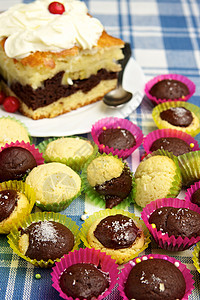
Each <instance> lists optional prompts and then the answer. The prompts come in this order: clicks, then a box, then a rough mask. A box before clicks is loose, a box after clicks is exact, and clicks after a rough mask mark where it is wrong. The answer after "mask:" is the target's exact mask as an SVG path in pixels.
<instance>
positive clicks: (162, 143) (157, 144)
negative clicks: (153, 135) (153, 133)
mask: <svg viewBox="0 0 200 300" xmlns="http://www.w3.org/2000/svg"><path fill="white" fill-rule="evenodd" d="M158 149H163V150H166V151H168V152H172V153H173V154H174V155H175V156H179V155H182V154H184V153H188V152H190V151H192V148H190V145H189V144H188V143H186V142H185V141H184V140H182V139H179V138H177V137H162V138H159V139H157V140H155V141H154V142H153V143H152V145H151V147H150V151H151V152H153V151H156V150H158Z"/></svg>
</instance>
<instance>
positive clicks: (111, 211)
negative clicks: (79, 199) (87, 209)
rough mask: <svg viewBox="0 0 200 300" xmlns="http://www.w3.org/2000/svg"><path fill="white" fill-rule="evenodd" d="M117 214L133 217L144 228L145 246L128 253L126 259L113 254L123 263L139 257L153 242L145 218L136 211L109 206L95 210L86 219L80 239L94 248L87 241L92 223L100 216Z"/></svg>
mask: <svg viewBox="0 0 200 300" xmlns="http://www.w3.org/2000/svg"><path fill="white" fill-rule="evenodd" d="M116 214H122V215H125V216H127V217H129V218H131V219H133V220H134V221H135V222H136V224H137V226H138V227H139V228H141V229H142V231H143V233H144V239H145V242H144V245H143V247H142V248H141V249H139V250H137V251H135V253H134V254H132V255H130V256H128V255H127V256H126V258H125V259H122V258H120V257H117V258H116V256H115V255H111V257H112V258H113V259H115V260H116V262H117V263H118V264H123V263H126V262H128V261H129V260H131V259H133V258H134V257H137V256H138V255H139V253H141V252H142V251H144V250H145V249H146V248H147V247H148V245H149V243H150V242H151V240H150V233H149V231H148V229H147V227H146V226H145V224H144V222H143V220H142V219H140V218H139V217H137V216H135V214H134V213H130V212H128V211H124V210H122V209H115V208H112V209H109V208H107V209H105V210H100V211H98V212H95V213H94V214H92V215H90V216H89V218H88V219H86V221H85V222H84V223H83V225H82V227H81V229H80V239H81V240H82V242H83V244H84V246H85V247H87V248H92V246H91V245H90V244H89V243H88V241H87V234H88V231H89V229H90V227H91V226H92V224H93V223H94V222H95V221H96V220H97V219H99V218H106V217H107V216H111V215H116ZM98 250H100V249H98ZM100 251H101V250H100ZM102 252H106V251H105V248H104V249H103V250H102ZM107 254H108V253H107ZM109 255H110V254H109Z"/></svg>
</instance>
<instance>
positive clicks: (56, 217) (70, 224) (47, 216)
mask: <svg viewBox="0 0 200 300" xmlns="http://www.w3.org/2000/svg"><path fill="white" fill-rule="evenodd" d="M44 220H47V221H55V222H58V223H61V224H63V225H65V226H66V227H67V228H68V229H69V230H70V231H71V232H72V233H73V235H74V237H75V244H74V247H73V249H72V250H71V251H70V252H73V251H74V250H77V249H79V244H80V237H79V227H78V225H77V224H76V222H75V221H73V220H72V219H70V218H68V217H66V216H65V215H62V214H60V213H54V212H37V213H34V214H31V215H29V216H28V217H27V218H26V219H25V220H21V221H20V222H19V223H18V224H17V226H15V227H14V228H13V230H12V231H11V232H10V234H9V235H8V243H9V245H10V247H11V248H12V249H13V251H14V252H15V253H16V254H17V255H19V256H20V257H21V258H23V259H25V260H26V261H28V262H29V263H31V264H33V265H35V266H38V267H41V268H47V267H52V266H53V265H54V263H55V262H56V261H60V259H61V258H57V259H56V260H51V259H49V260H48V261H44V260H40V261H38V260H36V259H30V258H29V257H27V256H25V255H24V254H23V253H21V252H20V250H19V245H18V244H19V238H20V232H19V231H18V228H19V227H21V228H24V229H25V228H27V227H28V226H29V225H31V223H33V222H38V221H44Z"/></svg>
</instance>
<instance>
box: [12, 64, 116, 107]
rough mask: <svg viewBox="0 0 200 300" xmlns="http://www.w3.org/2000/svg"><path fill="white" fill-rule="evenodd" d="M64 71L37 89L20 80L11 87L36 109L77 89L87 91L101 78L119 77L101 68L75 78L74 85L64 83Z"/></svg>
mask: <svg viewBox="0 0 200 300" xmlns="http://www.w3.org/2000/svg"><path fill="white" fill-rule="evenodd" d="M64 73H65V72H64V71H62V72H59V73H57V74H56V75H55V76H54V77H53V78H51V79H47V80H45V81H44V82H43V85H42V86H41V87H39V88H37V89H35V90H34V89H33V88H32V87H31V86H30V85H21V84H20V83H19V82H15V83H12V84H11V87H10V88H11V90H12V91H13V92H14V93H15V95H16V96H17V97H19V98H20V99H21V100H22V101H23V102H24V103H25V104H26V105H27V106H28V107H29V108H32V109H33V110H36V109H37V108H39V107H44V106H47V105H49V104H51V103H53V102H55V101H57V100H58V99H60V98H62V97H68V96H70V95H72V94H74V93H76V92H77V91H80V90H81V91H82V92H83V93H87V92H88V91H90V90H91V89H93V88H94V87H95V86H97V85H98V84H99V83H100V81H101V80H110V79H115V78H117V73H115V72H108V71H106V70H105V69H101V70H99V71H98V73H97V74H96V75H91V76H90V77H89V78H87V79H82V80H73V85H63V84H62V78H63V75H64Z"/></svg>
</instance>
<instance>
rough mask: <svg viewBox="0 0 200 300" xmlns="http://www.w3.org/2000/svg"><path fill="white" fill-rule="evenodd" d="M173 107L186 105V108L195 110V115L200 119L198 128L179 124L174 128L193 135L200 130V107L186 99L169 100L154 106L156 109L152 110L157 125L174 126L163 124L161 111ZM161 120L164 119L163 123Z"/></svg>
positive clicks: (159, 126) (160, 127) (162, 126)
mask: <svg viewBox="0 0 200 300" xmlns="http://www.w3.org/2000/svg"><path fill="white" fill-rule="evenodd" d="M171 107H184V108H186V109H188V110H190V111H191V112H193V113H194V115H195V116H196V117H197V118H198V120H199V126H198V127H197V128H189V127H188V128H185V127H182V128H181V127H178V126H173V128H174V129H177V130H180V131H184V132H186V133H188V134H190V135H191V136H195V135H197V134H198V133H199V132H200V108H199V107H198V106H196V105H194V104H192V103H189V102H184V101H169V102H164V103H161V104H158V105H157V106H156V107H154V109H153V111H152V117H153V119H154V122H155V123H156V126H157V127H158V128H159V129H163V128H172V127H169V126H168V125H167V124H163V120H161V118H160V113H161V112H162V111H164V110H167V109H169V108H171ZM161 121H162V123H161Z"/></svg>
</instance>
